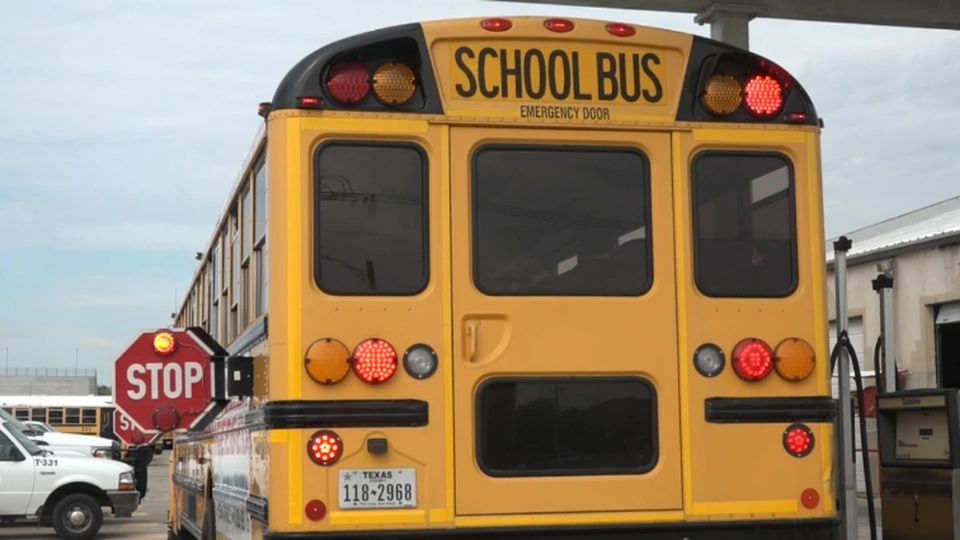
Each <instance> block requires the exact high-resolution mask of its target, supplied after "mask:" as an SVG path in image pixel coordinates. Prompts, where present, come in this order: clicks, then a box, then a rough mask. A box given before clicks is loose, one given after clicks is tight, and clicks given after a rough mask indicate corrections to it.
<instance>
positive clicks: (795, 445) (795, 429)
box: [783, 424, 813, 457]
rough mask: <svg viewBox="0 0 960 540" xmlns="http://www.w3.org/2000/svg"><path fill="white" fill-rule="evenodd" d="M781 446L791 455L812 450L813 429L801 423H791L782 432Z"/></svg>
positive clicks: (798, 455)
mask: <svg viewBox="0 0 960 540" xmlns="http://www.w3.org/2000/svg"><path fill="white" fill-rule="evenodd" d="M783 448H784V449H786V451H787V453H788V454H790V455H791V456H793V457H803V456H806V455H807V454H809V453H810V452H812V451H813V431H811V430H810V428H808V427H807V426H805V425H803V424H793V425H792V426H790V427H788V428H787V429H786V430H785V431H784V432H783Z"/></svg>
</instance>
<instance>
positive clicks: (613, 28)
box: [607, 23, 637, 37]
mask: <svg viewBox="0 0 960 540" xmlns="http://www.w3.org/2000/svg"><path fill="white" fill-rule="evenodd" d="M607 32H609V33H611V34H613V35H615V36H617V37H630V36H632V35H634V34H636V33H637V29H636V28H634V27H632V26H630V25H629V24H623V23H610V24H608V25H607Z"/></svg>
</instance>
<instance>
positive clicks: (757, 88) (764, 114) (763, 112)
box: [743, 75, 783, 118]
mask: <svg viewBox="0 0 960 540" xmlns="http://www.w3.org/2000/svg"><path fill="white" fill-rule="evenodd" d="M743 95H744V102H745V103H746V104H747V110H749V111H750V113H751V114H753V115H754V116H757V117H760V118H770V117H771V116H775V115H776V114H777V113H778V112H780V108H781V107H783V87H782V86H781V85H780V81H778V80H776V79H774V78H773V77H771V76H769V75H756V76H754V77H753V78H751V79H750V80H748V81H747V84H746V85H745V86H744V88H743Z"/></svg>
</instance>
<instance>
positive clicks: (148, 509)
mask: <svg viewBox="0 0 960 540" xmlns="http://www.w3.org/2000/svg"><path fill="white" fill-rule="evenodd" d="M169 462H170V451H169V450H165V451H164V452H163V454H160V455H159V456H155V457H154V459H153V462H152V463H151V464H150V467H149V474H150V477H149V478H150V479H149V481H148V485H149V489H150V491H149V493H147V497H146V499H145V500H144V501H143V503H142V504H141V505H140V508H139V509H138V510H137V511H136V512H134V513H133V517H130V518H116V517H113V516H107V515H105V516H104V518H103V528H101V529H100V534H98V535H97V539H101V538H103V539H106V540H109V539H121V538H124V539H125V538H131V539H133V538H135V539H137V540H167V503H168V501H169V496H170V483H169V468H168V466H169ZM879 502H880V501H879V500H878V501H877V521H879V520H880V504H879ZM858 503H859V504H858V506H859V508H858V510H859V512H858V514H859V518H860V519H859V530H858V531H857V532H858V533H859V537H860V540H869V539H870V533H869V528H868V526H867V504H866V499H864V498H861V499H860V500H859V501H858ZM0 538H3V539H10V540H14V539H16V540H19V539H21V538H23V539H28V538H29V539H47V540H55V539H56V538H57V535H56V534H54V532H53V529H52V528H50V527H38V526H37V525H36V524H35V522H34V523H30V522H20V523H18V524H16V525H15V526H9V525H7V526H0ZM878 538H882V536H881V535H880V534H878Z"/></svg>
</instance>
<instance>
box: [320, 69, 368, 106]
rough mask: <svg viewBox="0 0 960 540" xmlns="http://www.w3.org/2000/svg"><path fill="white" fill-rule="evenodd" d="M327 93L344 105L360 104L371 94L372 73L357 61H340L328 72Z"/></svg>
mask: <svg viewBox="0 0 960 540" xmlns="http://www.w3.org/2000/svg"><path fill="white" fill-rule="evenodd" d="M327 91H328V92H330V95H331V96H333V99H335V100H337V101H338V102H340V103H342V104H344V105H353V104H356V103H360V102H361V101H363V100H364V99H366V97H367V95H368V94H369V93H370V72H368V71H367V68H366V67H365V66H364V65H363V64H361V63H360V62H358V61H356V60H352V59H344V60H340V61H339V62H337V63H336V64H334V65H333V67H332V68H330V71H329V72H327Z"/></svg>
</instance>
